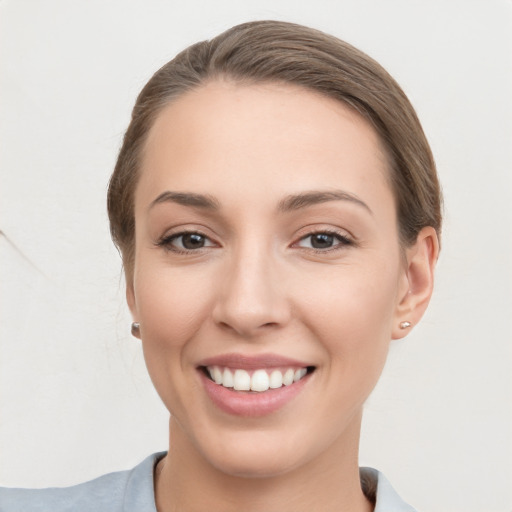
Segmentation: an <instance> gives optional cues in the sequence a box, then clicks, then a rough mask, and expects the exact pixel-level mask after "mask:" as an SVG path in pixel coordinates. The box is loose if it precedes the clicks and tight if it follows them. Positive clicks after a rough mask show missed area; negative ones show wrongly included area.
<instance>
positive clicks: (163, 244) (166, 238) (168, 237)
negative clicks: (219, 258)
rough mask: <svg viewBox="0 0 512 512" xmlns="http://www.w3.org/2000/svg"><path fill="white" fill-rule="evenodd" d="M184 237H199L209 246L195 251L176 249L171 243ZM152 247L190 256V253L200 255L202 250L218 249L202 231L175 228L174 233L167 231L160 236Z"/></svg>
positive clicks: (211, 238)
mask: <svg viewBox="0 0 512 512" xmlns="http://www.w3.org/2000/svg"><path fill="white" fill-rule="evenodd" d="M185 235H199V236H201V237H203V238H205V239H206V240H208V241H209V242H210V244H209V245H206V246H203V247H198V248H197V249H186V248H184V247H183V248H181V247H176V246H173V245H172V242H173V241H174V240H176V239H178V238H180V237H183V236H185ZM154 245H155V246H156V247H159V248H163V249H165V250H167V251H169V252H174V253H177V254H192V253H197V254H199V253H201V252H203V250H205V249H206V250H208V249H210V248H212V247H219V244H218V243H217V242H216V241H215V240H214V238H213V237H212V236H209V235H207V234H206V233H204V231H201V230H200V229H197V228H181V227H180V228H176V230H175V231H172V230H171V232H169V231H167V232H166V233H165V234H164V235H162V236H161V237H160V238H159V239H158V240H157V241H156V242H155V243H154Z"/></svg>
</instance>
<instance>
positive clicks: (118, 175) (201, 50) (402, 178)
mask: <svg viewBox="0 0 512 512" xmlns="http://www.w3.org/2000/svg"><path fill="white" fill-rule="evenodd" d="M221 77H222V78H227V79H231V80H234V81H237V82H241V83H259V82H279V83H289V84H294V85H298V86H302V87H305V88H307V89H311V90H313V91H317V92H319V93H321V94H324V95H325V96H329V97H331V98H334V99H336V100H338V101H341V102H343V103H345V104H348V105H349V106H351V107H352V108H353V109H355V110H356V111H357V112H359V114H360V115H362V116H363V117H364V118H366V119H367V120H368V121H369V122H370V123H371V124H372V125H373V127H374V128H375V130H376V131H377V133H378V134H379V136H380V139H381V141H382V143H383V145H384V147H385V149H386V151H387V153H388V159H389V166H390V179H391V186H392V189H393V193H394V196H395V200H396V205H397V214H398V224H399V233H400V240H401V243H402V244H403V245H406V246H407V245H410V244H412V243H414V241H415V240H416V238H417V235H418V233H419V231H420V230H421V229H422V228H423V227H425V226H432V227H434V228H435V229H436V231H437V232H438V234H439V235H440V231H441V202H442V198H441V190H440V186H439V182H438V179H437V174H436V169H435V163H434V159H433V157H432V152H431V150H430V147H429V145H428V142H427V139H426V137H425V134H424V132H423V130H422V128H421V125H420V122H419V120H418V118H417V116H416V113H415V111H414V108H413V107H412V105H411V104H410V102H409V100H408V99H407V97H406V96H405V94H404V92H403V91H402V89H401V88H400V86H399V85H398V84H397V83H396V82H395V80H394V79H393V78H392V77H391V76H390V75H389V74H388V73H387V72H386V71H385V70H384V69H383V68H382V66H380V65H379V64H378V63H377V62H375V61H374V60H373V59H371V58H370V57H368V56H367V55H366V54H364V53H363V52H361V51H359V50H357V49H356V48H354V47H353V46H351V45H349V44H348V43H345V42H344V41H341V40H339V39H337V38H335V37H333V36H330V35H327V34H324V33H323V32H320V31H318V30H314V29H311V28H308V27H304V26H301V25H295V24H291V23H285V22H278V21H256V22H251V23H244V24H242V25H237V26H235V27H233V28H231V29H229V30H227V31H226V32H223V33H222V34H220V35H219V36H217V37H215V38H214V39H212V40H210V41H202V42H199V43H196V44H194V45H192V46H190V47H189V48H187V49H185V50H184V51H182V52H181V53H179V54H178V55H177V56H176V57H175V58H174V59H173V60H171V61H170V62H168V63H167V64H165V65H164V66H163V67H162V68H161V69H159V70H158V71H157V72H156V73H155V74H154V75H153V77H152V78H151V79H150V80H149V82H148V83H147V84H146V86H145V87H144V88H143V89H142V91H141V93H140V94H139V96H138V98H137V101H136V103H135V106H134V108H133V112H132V118H131V122H130V125H129V126H128V129H127V131H126V134H125V136H124V140H123V145H122V147H121V150H120V152H119V156H118V159H117V163H116V166H115V169H114V172H113V174H112V177H111V179H110V184H109V189H108V200H107V203H108V214H109V218H110V232H111V235H112V239H113V241H114V243H115V244H116V245H117V247H118V248H119V250H120V251H121V254H122V258H123V264H124V268H125V272H126V274H127V278H128V279H131V275H132V271H133V264H134V242H135V240H134V238H135V219H134V191H135V187H136V185H137V180H138V174H139V167H140V162H141V158H142V151H143V149H144V144H145V141H146V138H147V135H148V133H149V131H150V129H151V127H152V125H153V122H154V120H155V118H156V117H157V116H158V114H159V113H160V111H161V110H162V109H163V107H164V106H166V105H167V104H168V103H169V102H170V101H172V100H173V99H175V98H177V97H178V96H180V95H182V94H184V93H185V92H187V91H189V90H191V89H193V88H197V87H199V86H201V85H203V84H205V82H206V81H209V80H212V79H215V78H221Z"/></svg>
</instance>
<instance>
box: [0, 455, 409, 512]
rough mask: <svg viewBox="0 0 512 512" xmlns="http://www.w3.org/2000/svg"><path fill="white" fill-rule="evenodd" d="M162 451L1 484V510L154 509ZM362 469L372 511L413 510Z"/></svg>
mask: <svg viewBox="0 0 512 512" xmlns="http://www.w3.org/2000/svg"><path fill="white" fill-rule="evenodd" d="M164 455H165V452H162V453H154V454H153V455H151V456H149V457H148V458H146V459H145V460H143V461H142V462H141V463H140V464H139V465H138V466H135V467H134V468H133V469H130V470H128V471H118V472H116V473H109V474H107V475H103V476H100V477H99V478H95V479H94V480H90V481H89V482H85V483H83V484H78V485H73V486H71V487H50V488H47V489H11V488H5V487H0V512H89V511H90V512H156V505H155V494H154V491H153V489H154V482H153V470H154V467H155V464H156V463H157V461H158V460H159V459H160V458H161V457H163V456H164ZM361 471H362V473H363V474H364V475H365V476H367V477H368V478H370V479H371V480H373V481H375V482H376V487H377V494H376V504H375V512H415V510H414V509H413V508H412V507H411V506H410V505H407V503H405V502H404V501H403V500H402V499H401V498H400V497H399V496H398V494H397V493H396V492H395V490H394V489H393V487H391V484H390V483H389V482H388V481H387V480H386V478H385V477H384V475H383V474H382V473H380V472H379V471H377V470H375V469H372V468H362V469H361Z"/></svg>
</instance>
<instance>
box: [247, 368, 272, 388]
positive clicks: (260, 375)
mask: <svg viewBox="0 0 512 512" xmlns="http://www.w3.org/2000/svg"><path fill="white" fill-rule="evenodd" d="M269 386H270V378H269V376H268V373H267V372H266V371H265V370H256V371H255V372H254V373H253V374H252V377H251V391H267V389H268V388H269Z"/></svg>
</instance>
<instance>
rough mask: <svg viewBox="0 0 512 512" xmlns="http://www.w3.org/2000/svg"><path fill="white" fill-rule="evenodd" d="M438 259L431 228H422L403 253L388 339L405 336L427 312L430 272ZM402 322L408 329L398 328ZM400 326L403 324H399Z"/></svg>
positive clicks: (432, 277)
mask: <svg viewBox="0 0 512 512" xmlns="http://www.w3.org/2000/svg"><path fill="white" fill-rule="evenodd" d="M438 256H439V240H438V238H437V233H436V230H435V229H434V228H433V227H430V226H428V227H425V228H423V229H422V230H421V231H420V232H419V233H418V237H417V238H416V242H415V243H414V244H413V245H412V246H411V247H408V248H407V249H406V251H405V258H406V261H405V263H404V265H405V267H404V269H403V275H402V277H401V282H400V287H399V288H400V289H399V296H398V304H397V307H396V311H395V318H394V324H393V330H392V339H394V340H396V339H399V338H403V337H405V336H406V335H407V334H408V333H409V332H410V330H411V327H413V326H415V325H416V324H418V322H419V321H420V319H421V317H422V316H423V314H424V313H425V310H426V309H427V306H428V303H429V302H430V297H431V296H432V291H433V288H434V269H435V265H436V262H437V258H438ZM402 322H408V323H409V324H410V327H406V328H401V327H400V324H402ZM402 325H403V324H402Z"/></svg>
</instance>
